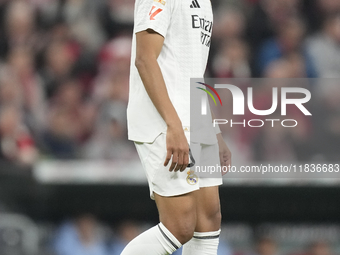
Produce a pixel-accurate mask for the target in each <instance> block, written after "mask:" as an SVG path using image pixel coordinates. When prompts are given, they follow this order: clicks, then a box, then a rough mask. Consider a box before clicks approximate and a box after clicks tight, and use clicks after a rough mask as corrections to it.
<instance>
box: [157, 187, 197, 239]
mask: <svg viewBox="0 0 340 255" xmlns="http://www.w3.org/2000/svg"><path fill="white" fill-rule="evenodd" d="M196 192H198V191H194V192H190V193H188V194H184V195H180V196H175V197H162V196H160V195H157V194H155V200H156V204H157V208H158V212H159V219H160V222H162V223H163V224H164V225H165V226H166V227H167V229H168V230H169V231H170V232H171V233H172V234H173V235H174V236H175V237H176V238H177V239H178V241H180V242H181V243H182V244H184V243H186V242H188V241H189V240H190V239H191V238H192V236H193V234H194V231H195V227H196V221H197V217H196V196H195V193H196Z"/></svg>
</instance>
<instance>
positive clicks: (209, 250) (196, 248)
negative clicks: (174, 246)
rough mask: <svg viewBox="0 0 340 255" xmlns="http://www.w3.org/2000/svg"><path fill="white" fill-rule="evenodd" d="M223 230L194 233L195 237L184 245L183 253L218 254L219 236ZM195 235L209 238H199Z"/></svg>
mask: <svg viewBox="0 0 340 255" xmlns="http://www.w3.org/2000/svg"><path fill="white" fill-rule="evenodd" d="M220 233H221V230H218V231H213V232H206V233H198V232H195V233H194V237H193V238H192V239H191V240H190V241H189V242H187V243H186V244H185V245H183V251H182V255H217V249H218V244H219V237H217V238H211V239H210V237H215V236H219V235H220ZM195 237H199V238H200V237H201V238H208V239H198V238H195Z"/></svg>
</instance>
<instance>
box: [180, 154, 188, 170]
mask: <svg viewBox="0 0 340 255" xmlns="http://www.w3.org/2000/svg"><path fill="white" fill-rule="evenodd" d="M188 164H189V153H188V152H185V153H184V155H183V166H182V168H181V172H183V171H184V170H185V169H186V168H187V167H188Z"/></svg>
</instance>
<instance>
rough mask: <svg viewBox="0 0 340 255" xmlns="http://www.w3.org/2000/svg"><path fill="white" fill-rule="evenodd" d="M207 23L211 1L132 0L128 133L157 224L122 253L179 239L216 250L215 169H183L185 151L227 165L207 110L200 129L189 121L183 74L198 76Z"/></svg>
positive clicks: (189, 253)
mask: <svg viewBox="0 0 340 255" xmlns="http://www.w3.org/2000/svg"><path fill="white" fill-rule="evenodd" d="M212 25H213V15H212V7H211V3H210V0H136V3H135V25H134V35H133V46H132V62H131V73H130V95H129V105H128V129H129V139H130V140H132V141H134V142H135V145H136V148H137V151H138V154H139V156H140V159H141V161H142V165H143V167H144V169H145V172H146V176H147V179H148V183H149V188H150V196H151V198H152V199H154V200H155V201H156V205H157V208H158V212H159V217H160V223H159V224H158V225H157V226H155V227H153V228H151V229H149V230H147V231H146V232H144V233H142V234H141V235H139V236H138V237H136V238H135V239H134V240H132V241H131V242H130V243H129V244H128V245H127V246H126V248H125V249H124V251H123V252H122V255H139V254H141V255H165V254H171V253H173V252H174V251H176V250H177V249H178V248H180V247H181V246H182V245H184V247H183V255H216V254H217V247H218V242H219V235H220V224H221V212H220V201H219V192H218V186H219V185H221V184H222V176H221V174H220V176H219V177H218V178H200V177H198V176H197V175H195V174H193V173H192V172H191V171H189V170H190V169H189V168H188V164H189V158H190V151H191V152H192V154H193V158H194V159H195V161H196V164H197V165H216V164H222V165H223V166H228V165H229V164H230V160H231V154H230V151H229V149H228V147H227V145H226V144H225V142H224V141H223V139H222V135H221V134H220V132H219V130H218V129H217V130H218V131H217V132H216V131H215V130H214V128H213V125H212V123H211V121H212V120H211V115H210V113H209V118H210V123H208V125H206V126H204V127H203V128H202V129H201V130H197V131H200V134H199V135H197V134H196V135H195V134H194V131H193V130H191V129H192V128H193V126H190V78H203V75H204V72H205V69H206V64H207V58H208V54H209V47H210V40H211V32H212ZM197 91H199V90H197ZM201 92H202V91H201ZM198 129H199V128H198ZM202 131H204V132H202ZM216 133H218V134H217V135H216ZM189 143H190V144H191V145H190V146H191V148H190V149H191V150H189Z"/></svg>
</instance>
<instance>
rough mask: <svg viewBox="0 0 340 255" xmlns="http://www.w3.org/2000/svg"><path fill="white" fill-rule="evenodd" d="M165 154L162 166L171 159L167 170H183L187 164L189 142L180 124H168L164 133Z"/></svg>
mask: <svg viewBox="0 0 340 255" xmlns="http://www.w3.org/2000/svg"><path fill="white" fill-rule="evenodd" d="M166 150H167V155H166V159H165V162H164V166H167V165H168V164H169V162H170V160H171V157H172V161H171V166H170V168H169V171H170V172H172V171H175V172H177V171H181V172H183V171H184V170H185V169H186V168H187V166H188V164H189V144H188V141H187V139H186V137H185V134H184V131H183V128H182V126H181V125H177V126H169V127H168V130H167V133H166Z"/></svg>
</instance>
